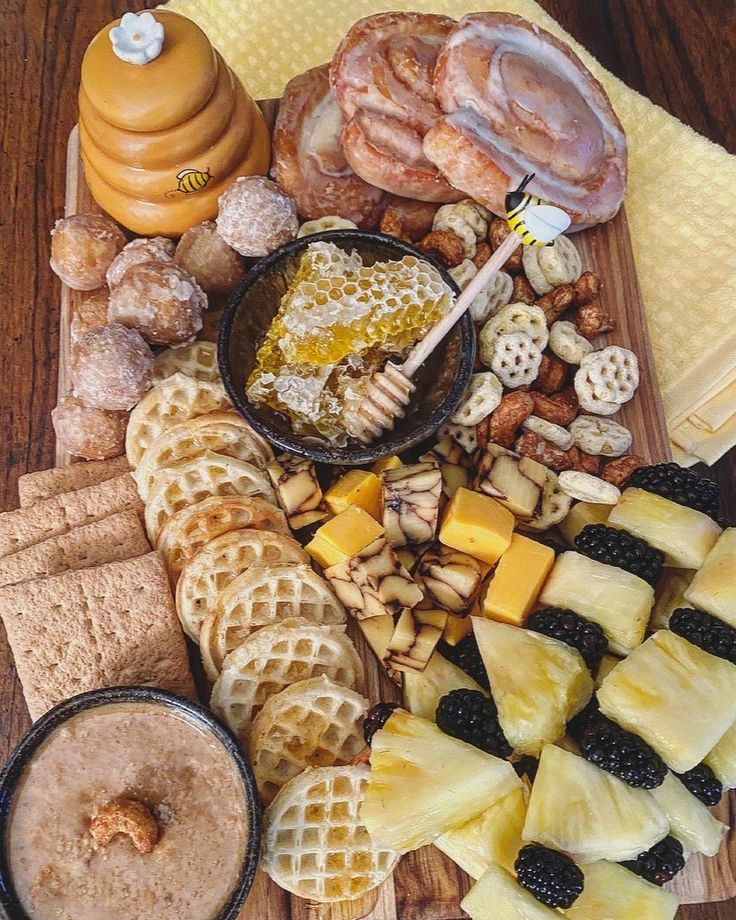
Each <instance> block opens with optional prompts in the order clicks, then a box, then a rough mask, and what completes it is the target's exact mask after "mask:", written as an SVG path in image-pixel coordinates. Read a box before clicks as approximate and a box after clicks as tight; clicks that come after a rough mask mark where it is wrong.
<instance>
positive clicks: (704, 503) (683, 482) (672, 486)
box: [629, 463, 721, 520]
mask: <svg viewBox="0 0 736 920" xmlns="http://www.w3.org/2000/svg"><path fill="white" fill-rule="evenodd" d="M629 483H630V485H632V486H636V487H637V488H638V489H646V491H647V492H655V493H656V494H657V495H661V496H662V497H663V498H668V499H670V500H671V501H673V502H678V503H679V504H681V505H685V506H687V507H688V508H695V509H696V510H697V511H702V512H703V514H708V515H710V516H711V517H712V518H713V519H714V520H716V519H717V518H718V514H719V511H720V502H721V490H720V488H719V486H718V484H717V483H715V482H711V481H710V480H709V479H704V478H703V477H702V476H698V474H697V473H694V472H693V471H692V470H686V469H684V468H683V467H681V466H679V464H677V463H656V464H654V465H653V466H641V467H638V468H637V469H635V470H634V471H633V472H632V474H631V478H630V479H629Z"/></svg>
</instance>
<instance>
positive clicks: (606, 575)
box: [539, 552, 654, 655]
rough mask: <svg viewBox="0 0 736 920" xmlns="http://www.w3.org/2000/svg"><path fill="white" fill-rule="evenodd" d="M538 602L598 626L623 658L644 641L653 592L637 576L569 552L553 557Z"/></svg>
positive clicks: (610, 644)
mask: <svg viewBox="0 0 736 920" xmlns="http://www.w3.org/2000/svg"><path fill="white" fill-rule="evenodd" d="M539 601H540V603H541V604H544V605H545V606H550V607H565V608H567V609H568V610H574V611H575V613H579V614H581V616H584V617H585V618H586V619H588V620H592V621H593V622H594V623H598V625H599V626H601V627H602V629H603V632H604V633H605V634H606V638H607V639H608V643H609V646H610V649H611V651H612V652H615V653H616V654H617V655H627V654H628V653H629V652H630V651H632V649H634V648H636V646H637V645H639V644H640V643H641V642H642V641H643V639H644V633H645V631H646V628H647V623H648V621H649V613H650V611H651V609H652V604H653V602H654V589H653V588H652V586H651V585H648V584H647V583H646V582H645V581H644V580H643V579H642V578H639V577H638V576H637V575H632V574H631V573H630V572H624V571H623V569H619V568H616V567H615V566H612V565H606V564H605V563H603V562H597V561H596V560H595V559H588V558H587V556H582V555H581V554H580V553H573V552H569V553H563V554H562V555H561V556H559V557H558V558H557V561H556V562H555V565H554V568H553V569H552V572H551V574H550V576H549V578H548V579H547V582H546V584H545V585H544V587H543V588H542V593H541V595H540V597H539Z"/></svg>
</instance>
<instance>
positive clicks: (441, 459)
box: [419, 437, 472, 498]
mask: <svg viewBox="0 0 736 920" xmlns="http://www.w3.org/2000/svg"><path fill="white" fill-rule="evenodd" d="M419 460H420V461H421V462H426V461H434V462H435V463H438V464H439V467H440V472H441V473H442V491H443V493H444V494H445V495H446V496H447V498H452V496H453V495H454V494H455V493H456V492H457V490H458V489H461V488H462V489H469V488H470V468H471V466H472V461H471V459H470V457H469V456H468V454H466V453H465V451H464V450H463V449H462V447H460V445H459V444H458V443H457V441H456V440H455V439H454V438H450V437H447V438H443V439H442V440H441V441H440V442H439V444H436V445H435V446H434V447H433V448H432V450H430V451H427V453H426V454H422V456H421V457H420V458H419Z"/></svg>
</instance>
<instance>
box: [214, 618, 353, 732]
mask: <svg viewBox="0 0 736 920" xmlns="http://www.w3.org/2000/svg"><path fill="white" fill-rule="evenodd" d="M320 674H326V675H327V676H328V677H331V678H332V680H334V681H335V682H336V683H338V684H342V686H343V687H350V688H351V689H355V688H356V687H357V688H360V687H361V686H362V683H363V665H362V663H361V661H360V658H359V657H358V653H357V652H356V651H355V646H354V645H353V643H352V642H351V641H350V639H349V638H348V636H347V634H346V633H345V627H344V626H314V625H313V624H312V623H308V622H307V621H306V620H301V619H299V618H298V617H294V618H291V619H288V620H283V621H282V622H281V623H276V624H275V625H274V626H264V627H263V629H259V630H257V632H254V633H253V634H252V635H251V636H248V638H247V639H246V640H245V641H244V642H241V644H240V645H239V646H238V647H237V648H236V649H234V650H233V651H232V652H230V654H229V655H228V656H227V658H226V659H225V661H224V662H223V664H222V673H221V674H220V676H219V677H218V678H217V681H216V682H215V686H214V687H213V688H212V697H211V699H210V706H211V707H212V708H213V709H214V710H215V712H217V713H218V714H219V715H221V716H222V717H223V718H224V719H225V721H226V722H227V724H228V725H229V726H230V728H231V729H232V730H233V731H234V732H236V733H239V734H240V735H241V737H245V736H247V734H248V732H249V730H250V724H251V721H252V719H253V717H254V716H255V715H256V712H257V710H259V709H260V708H261V706H263V704H264V703H265V702H266V700H267V699H268V698H269V697H270V696H273V695H274V693H278V692H279V691H280V690H283V689H284V688H285V687H288V686H290V685H291V684H295V683H296V682H297V681H299V680H308V679H309V678H310V677H319V675H320Z"/></svg>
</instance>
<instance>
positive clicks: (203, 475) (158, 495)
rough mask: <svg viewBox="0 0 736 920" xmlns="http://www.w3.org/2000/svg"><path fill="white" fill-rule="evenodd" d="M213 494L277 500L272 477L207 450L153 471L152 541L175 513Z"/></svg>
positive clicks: (148, 525) (149, 517) (148, 511)
mask: <svg viewBox="0 0 736 920" xmlns="http://www.w3.org/2000/svg"><path fill="white" fill-rule="evenodd" d="M212 495H253V496H256V497H258V498H264V499H265V500H266V501H269V502H271V504H273V505H275V504H276V503H277V499H276V493H275V492H274V490H273V486H272V485H271V482H270V480H269V479H268V477H267V476H266V474H265V473H262V472H261V471H260V470H259V469H257V468H256V467H255V466H253V464H252V463H247V462H246V461H245V460H237V459H236V458H235V457H226V456H224V455H223V454H216V453H213V452H212V451H211V450H207V451H205V452H204V453H203V454H199V455H198V456H197V457H191V458H190V459H189V460H179V461H178V463H175V464H174V465H173V466H167V467H164V468H163V469H161V470H158V472H157V473H155V474H154V476H153V481H152V485H151V489H150V491H149V493H148V499H147V501H146V513H145V519H146V530H147V531H148V537H149V539H150V540H151V542H153V543H155V542H156V537H157V536H158V535H159V533H160V532H161V528H162V527H163V526H164V524H165V523H166V521H168V519H169V518H170V517H171V516H172V515H173V514H176V512H177V511H180V510H181V509H182V508H186V506H187V505H194V504H196V503H197V502H201V501H203V500H204V499H205V498H209V497H210V496H212Z"/></svg>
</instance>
